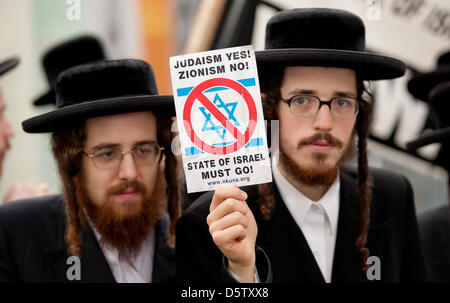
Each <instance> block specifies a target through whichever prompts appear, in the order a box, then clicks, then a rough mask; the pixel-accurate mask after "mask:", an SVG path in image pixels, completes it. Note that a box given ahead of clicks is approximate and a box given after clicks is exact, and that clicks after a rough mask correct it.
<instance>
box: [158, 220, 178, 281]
mask: <svg viewBox="0 0 450 303" xmlns="http://www.w3.org/2000/svg"><path fill="white" fill-rule="evenodd" d="M168 230H169V216H168V214H167V213H163V215H162V218H161V220H160V221H159V222H158V224H157V225H156V227H155V254H154V256H155V257H154V260H153V273H152V283H161V282H173V281H174V280H175V250H174V248H172V247H170V246H169V245H168V243H167V242H168V239H169V238H168V234H169V233H168Z"/></svg>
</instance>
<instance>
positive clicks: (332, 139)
mask: <svg viewBox="0 0 450 303" xmlns="http://www.w3.org/2000/svg"><path fill="white" fill-rule="evenodd" d="M318 140H326V141H327V142H328V144H331V145H333V146H336V147H339V148H341V147H342V146H344V143H342V141H341V140H339V139H338V138H336V137H333V136H332V135H331V134H330V133H317V134H315V135H313V136H311V137H308V138H304V139H302V140H300V142H299V143H298V146H297V148H301V147H302V146H303V145H308V144H312V143H314V142H315V141H318Z"/></svg>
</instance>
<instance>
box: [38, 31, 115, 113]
mask: <svg viewBox="0 0 450 303" xmlns="http://www.w3.org/2000/svg"><path fill="white" fill-rule="evenodd" d="M104 59H106V58H105V54H104V51H103V47H102V44H101V43H100V41H99V40H98V39H97V38H95V37H93V36H89V35H86V36H81V37H77V38H75V39H71V40H69V41H65V42H63V43H61V44H58V45H57V46H55V47H53V48H51V49H50V50H49V51H47V52H46V53H45V55H44V56H43V57H42V66H43V67H44V71H45V75H46V77H47V81H48V84H49V86H50V88H49V90H48V91H47V92H46V93H45V94H43V95H42V96H40V97H39V98H37V99H36V100H34V101H33V104H34V105H36V106H40V105H46V104H53V105H54V104H55V84H56V78H57V77H58V75H59V74H60V73H61V72H62V71H64V70H66V69H68V68H71V67H73V66H77V65H80V64H85V63H90V62H95V61H100V60H104Z"/></svg>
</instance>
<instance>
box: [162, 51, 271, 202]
mask: <svg viewBox="0 0 450 303" xmlns="http://www.w3.org/2000/svg"><path fill="white" fill-rule="evenodd" d="M170 71H171V77H172V88H173V94H174V99H175V107H176V113H177V123H178V130H179V139H180V144H181V151H182V159H183V167H184V172H185V176H186V185H187V189H188V192H189V193H191V192H199V191H206V190H213V189H215V188H217V187H219V186H224V185H236V186H243V185H252V184H259V183H267V182H271V181H272V173H271V169H270V159H269V152H268V147H267V140H266V132H265V124H264V116H263V111H262V105H261V96H260V90H259V80H258V72H257V68H256V60H255V55H254V51H253V48H252V47H251V46H242V47H234V48H227V49H220V50H215V51H208V52H201V53H193V54H187V55H182V56H176V57H171V58H170Z"/></svg>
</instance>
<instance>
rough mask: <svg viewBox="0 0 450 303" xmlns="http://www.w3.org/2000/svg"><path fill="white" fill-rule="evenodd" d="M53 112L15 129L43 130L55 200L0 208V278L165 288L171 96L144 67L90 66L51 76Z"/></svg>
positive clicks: (169, 273) (173, 181)
mask: <svg viewBox="0 0 450 303" xmlns="http://www.w3.org/2000/svg"><path fill="white" fill-rule="evenodd" d="M56 105H57V109H56V110H54V111H51V112H49V113H46V114H43V115H40V116H37V117H34V118H31V119H28V120H26V121H24V122H23V124H22V125H23V128H24V130H25V131H26V132H29V133H43V132H52V133H53V135H52V140H51V145H52V150H53V154H54V156H55V159H56V163H57V165H58V169H59V173H60V175H61V181H62V184H63V192H64V196H62V195H52V196H45V197H42V198H33V199H28V200H22V201H17V202H16V203H11V204H8V205H4V206H2V207H0V281H11V282H71V281H75V282H76V281H82V282H114V281H115V282H168V281H173V279H174V277H175V264H174V259H173V258H174V252H173V242H174V239H173V236H174V226H175V225H174V224H175V221H176V219H177V217H178V215H179V203H178V193H177V190H178V186H177V176H176V160H175V158H174V156H173V154H172V153H171V152H170V144H171V133H170V125H171V118H170V117H171V115H173V114H174V105H173V98H172V96H162V95H159V94H158V90H157V87H156V82H155V78H154V75H153V71H152V68H151V66H150V65H149V64H147V63H146V62H144V61H141V60H131V59H127V60H112V61H99V62H95V63H89V64H84V65H79V66H75V67H72V68H70V69H67V70H65V71H64V72H62V73H61V74H60V75H59V76H58V78H57V81H56Z"/></svg>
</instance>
